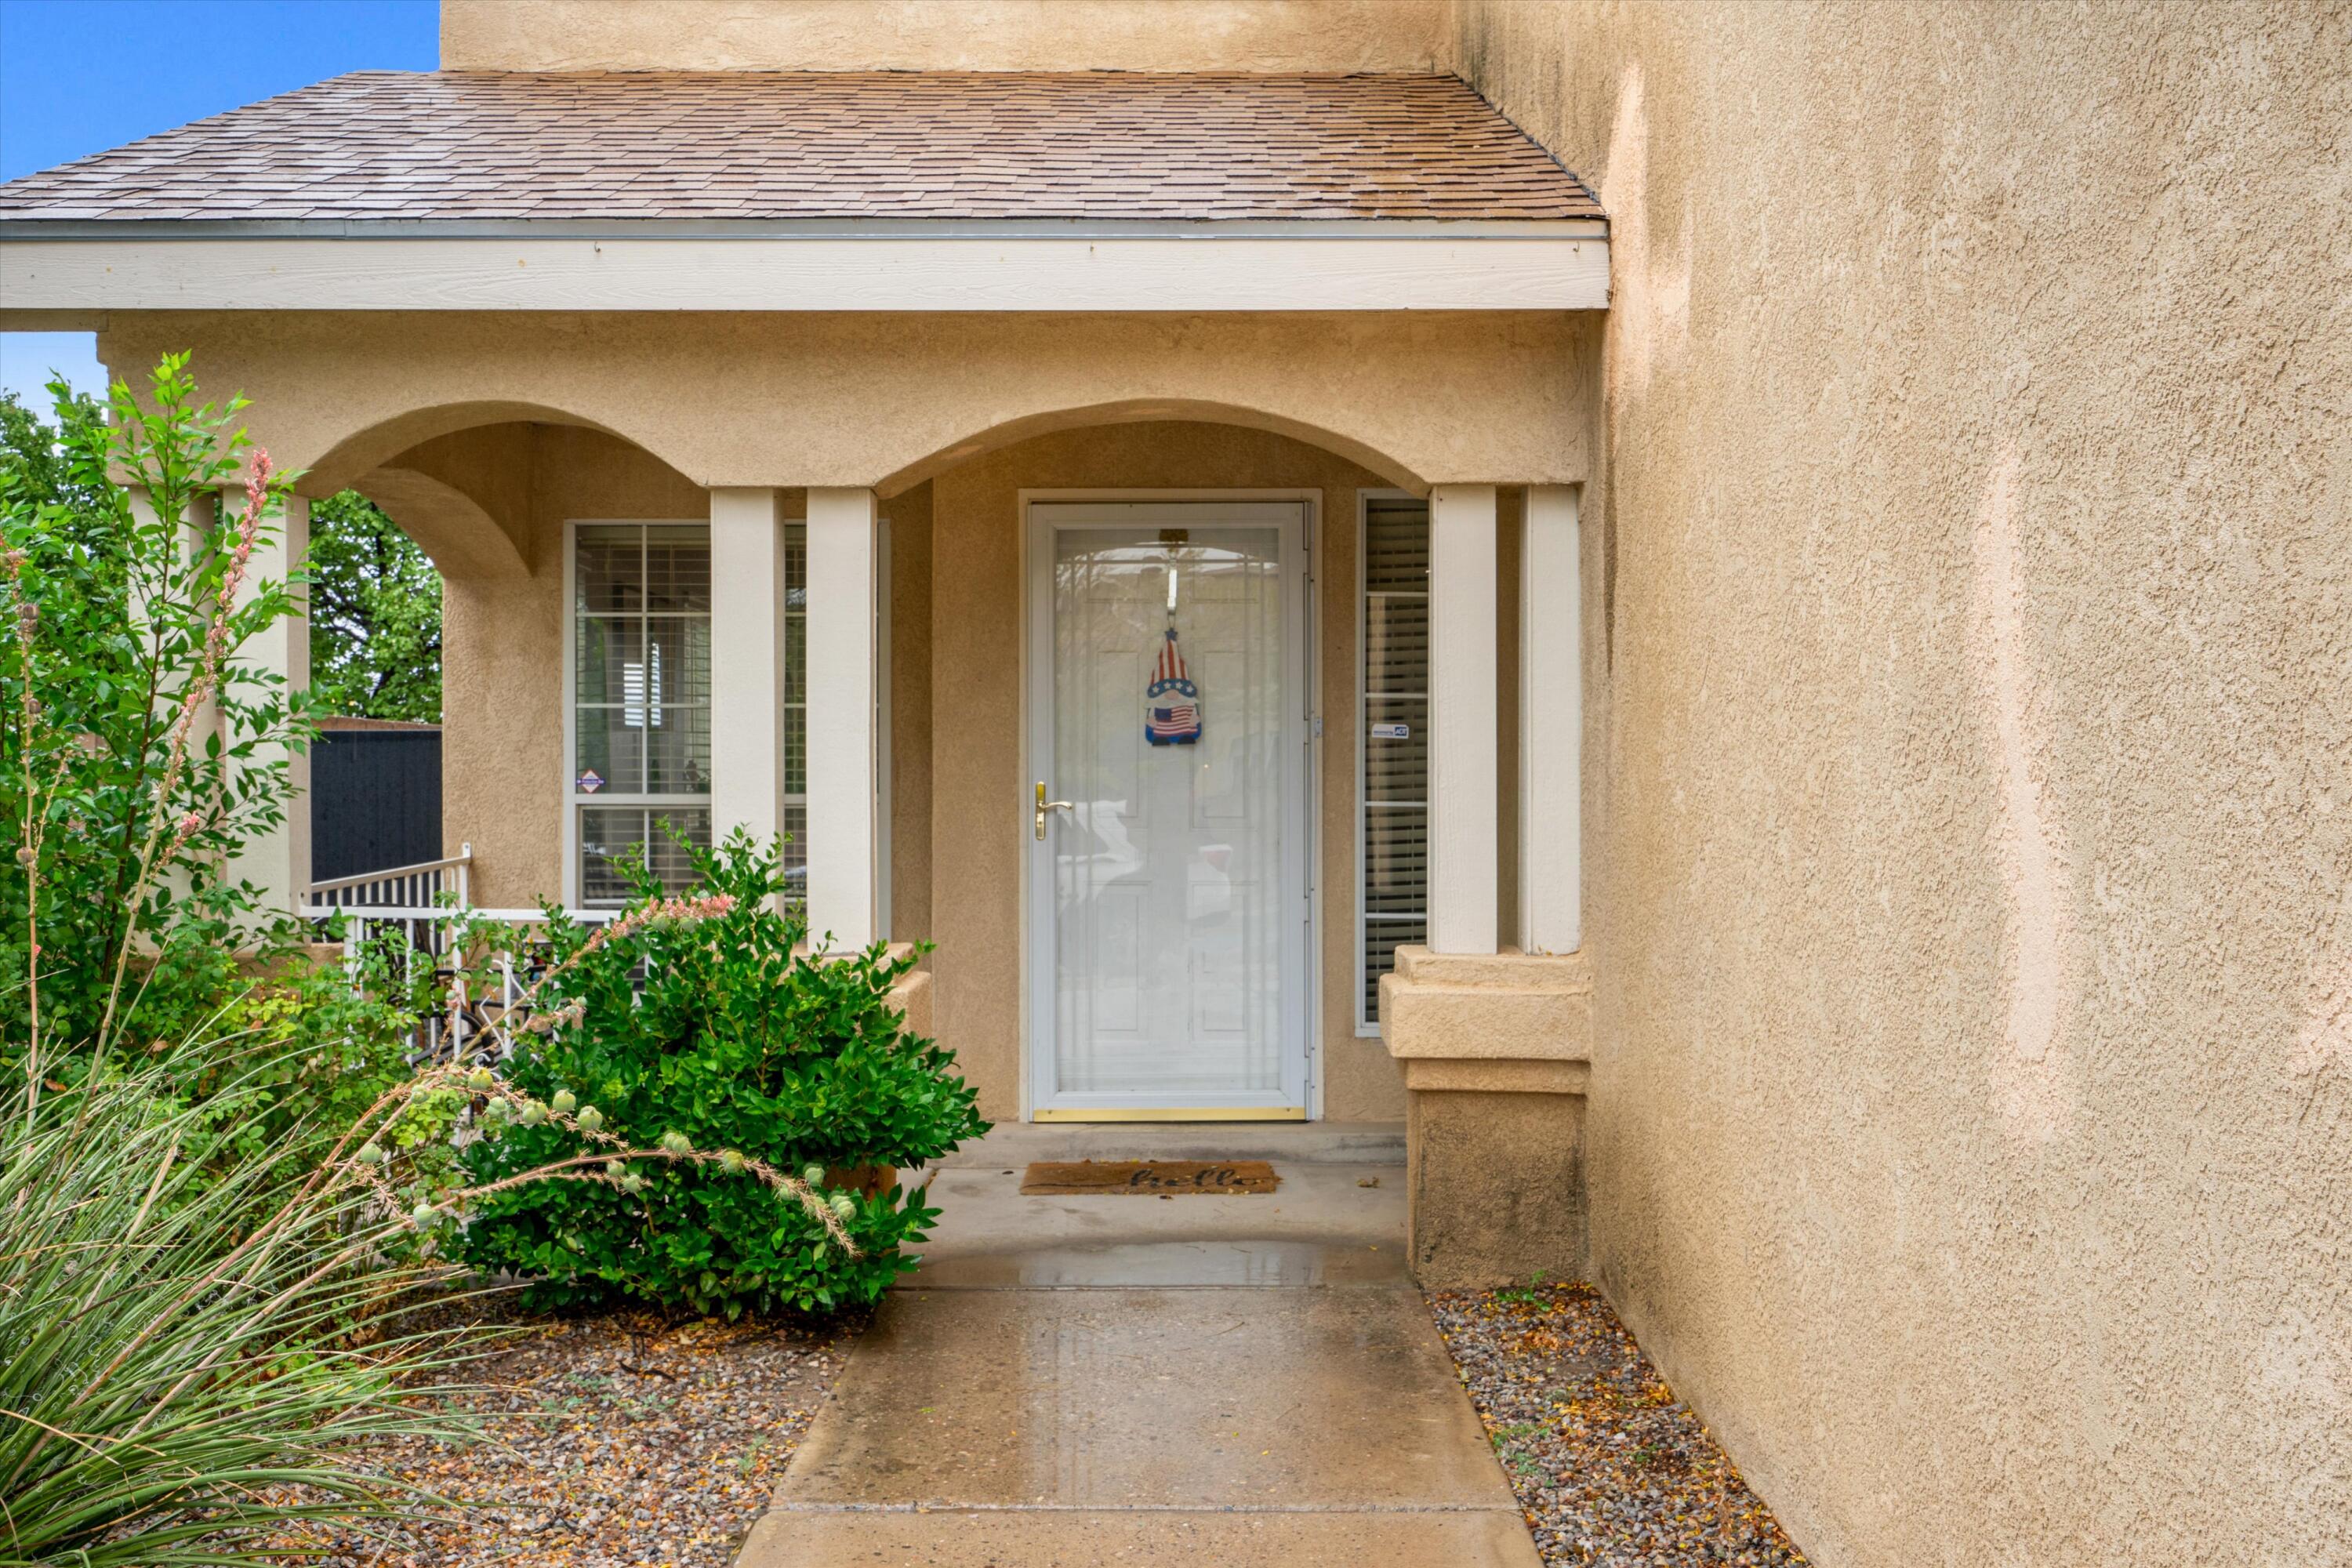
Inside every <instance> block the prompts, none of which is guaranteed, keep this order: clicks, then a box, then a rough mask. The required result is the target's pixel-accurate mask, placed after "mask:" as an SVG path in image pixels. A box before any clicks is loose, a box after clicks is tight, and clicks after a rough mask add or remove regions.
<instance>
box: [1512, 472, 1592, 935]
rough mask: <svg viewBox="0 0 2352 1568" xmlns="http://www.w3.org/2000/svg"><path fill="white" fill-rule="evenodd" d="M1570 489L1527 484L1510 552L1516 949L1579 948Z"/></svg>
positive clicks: (1578, 740)
mask: <svg viewBox="0 0 2352 1568" xmlns="http://www.w3.org/2000/svg"><path fill="white" fill-rule="evenodd" d="M1576 503H1577V493H1576V491H1575V490H1574V489H1572V488H1570V486H1567V485H1530V486H1528V504H1527V515H1526V521H1525V523H1524V525H1523V533H1522V540H1523V542H1522V546H1521V550H1520V554H1519V945H1520V946H1522V947H1524V948H1525V949H1526V950H1527V951H1528V952H1575V951H1576V950H1577V949H1578V948H1579V947H1580V946H1581V945H1582V943H1583V940H1584V939H1583V931H1582V924H1581V922H1582V920H1583V897H1582V888H1583V879H1584V877H1583V859H1584V837H1583V755H1584V662H1583V647H1584V617H1583V605H1584V597H1583V592H1582V572H1581V568H1580V555H1579V553H1578V551H1579V530H1578V526H1577V510H1576Z"/></svg>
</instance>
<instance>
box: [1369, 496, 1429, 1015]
mask: <svg viewBox="0 0 2352 1568" xmlns="http://www.w3.org/2000/svg"><path fill="white" fill-rule="evenodd" d="M1363 506H1364V510H1363V518H1362V521H1363V526H1362V529H1361V539H1362V552H1363V553H1362V569H1361V573H1360V580H1361V582H1362V584H1363V612H1362V625H1363V648H1364V654H1363V665H1362V679H1361V689H1362V710H1361V712H1360V714H1359V716H1358V717H1359V720H1360V723H1359V727H1358V735H1359V738H1360V751H1361V759H1360V768H1359V771H1358V775H1357V776H1358V783H1359V791H1358V799H1359V802H1360V807H1361V809H1360V812H1359V815H1358V821H1359V834H1358V840H1357V866H1358V868H1359V872H1358V874H1359V878H1360V885H1359V888H1358V903H1357V909H1358V920H1359V925H1358V928H1357V929H1358V936H1359V940H1358V942H1357V982H1358V984H1357V992H1356V994H1357V998H1358V1006H1359V1012H1358V1016H1357V1021H1358V1025H1359V1026H1360V1028H1363V1029H1366V1030H1369V1029H1371V1028H1373V1027H1375V1026H1377V1025H1378V1024H1379V1022H1380V986H1381V975H1383V974H1386V973H1388V972H1389V971H1390V970H1391V969H1392V968H1394V967H1395V964H1396V950H1397V949H1398V948H1399V947H1400V946H1403V945H1409V944H1412V943H1417V942H1427V941H1428V940H1429V503H1428V502H1427V501H1425V500H1412V499H1409V498H1391V497H1381V496H1368V497H1366V498H1365V500H1364V503H1363Z"/></svg>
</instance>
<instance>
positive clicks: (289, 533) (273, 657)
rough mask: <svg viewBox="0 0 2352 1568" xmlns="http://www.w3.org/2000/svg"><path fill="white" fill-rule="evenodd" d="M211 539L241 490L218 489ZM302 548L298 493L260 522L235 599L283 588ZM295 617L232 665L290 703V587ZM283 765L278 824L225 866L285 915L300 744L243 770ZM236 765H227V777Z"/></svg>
mask: <svg viewBox="0 0 2352 1568" xmlns="http://www.w3.org/2000/svg"><path fill="white" fill-rule="evenodd" d="M214 504H215V509H216V510H215V520H216V521H215V529H216V530H217V537H219V538H220V539H222V540H224V541H226V539H227V538H228V537H229V535H230V533H231V531H233V530H234V529H235V527H236V520H237V519H238V518H239V517H240V516H242V515H243V514H244V511H245V487H244V486H243V485H242V484H239V485H234V486H225V487H223V488H222V489H221V490H220V491H219V492H218V493H217V495H216V496H215V503H214ZM308 553H310V501H309V500H305V499H304V498H303V497H301V496H298V495H289V496H287V497H286V504H285V511H284V512H283V514H282V515H280V516H279V517H278V519H277V520H275V521H273V522H265V523H264V524H263V525H262V529H261V531H260V533H259V535H258V536H257V539H256V541H255V542H254V546H253V556H252V559H251V560H250V561H249V562H248V563H247V566H246V571H245V580H244V582H243V583H242V584H240V585H239V587H238V590H237V602H238V603H239V604H240V605H247V604H250V603H252V602H253V600H254V598H255V597H256V595H257V594H258V592H259V590H260V586H261V584H262V583H263V582H265V581H268V582H272V583H284V582H286V581H287V579H288V578H289V576H290V575H291V574H292V572H293V570H294V568H295V566H296V565H297V564H299V563H300V562H301V560H302V558H303V556H305V555H307V554H308ZM295 598H296V602H297V604H298V605H299V611H298V613H297V614H294V615H291V616H285V617H284V618H282V619H280V620H278V621H275V622H273V623H272V624H271V625H270V626H268V628H267V629H266V630H264V631H263V632H261V633H260V634H259V635H258V636H257V637H252V638H250V639H248V640H247V642H246V644H245V646H244V647H241V648H239V649H238V650H237V656H236V657H237V662H239V663H241V664H244V665H246V666H248V667H250V668H256V669H259V670H264V671H267V672H268V673H269V674H272V675H275V676H277V677H278V679H281V680H283V681H284V682H285V686H284V688H283V689H282V690H283V695H284V696H285V697H286V698H287V699H289V700H290V699H291V698H292V696H293V695H294V694H295V693H296V692H299V691H301V690H303V689H307V688H308V687H309V686H310V606H309V604H308V602H307V598H306V596H305V595H303V594H302V592H301V590H299V589H297V590H295ZM281 760H282V761H284V763H286V767H287V772H288V775H289V777H288V784H289V790H288V794H287V799H286V820H285V821H283V822H281V823H279V824H278V826H276V827H274V828H270V829H268V830H267V831H265V832H261V833H257V834H254V835H253V836H251V837H248V838H247V840H246V841H245V847H244V849H243V850H242V851H241V852H240V853H239V854H237V855H236V856H235V857H234V858H231V859H230V861H229V863H228V866H227V868H226V875H227V879H228V880H229V881H231V882H239V881H245V882H251V883H252V884H253V885H254V886H256V887H257V888H259V889H261V890H262V895H263V897H262V902H261V908H262V910H263V911H265V912H271V913H286V914H290V913H292V912H293V911H294V910H295V909H296V908H297V907H299V904H300V903H301V899H302V891H303V889H305V888H307V887H309V886H310V751H309V749H308V748H307V747H285V746H274V745H271V746H258V747H256V748H255V751H254V755H253V758H252V760H251V761H250V762H248V763H244V764H241V765H243V766H246V767H254V768H259V767H268V766H271V765H273V764H275V763H278V762H279V761H281ZM239 765H240V764H238V763H230V764H229V766H230V768H231V770H232V773H231V776H232V777H234V776H235V773H234V770H236V768H237V767H238V766H239Z"/></svg>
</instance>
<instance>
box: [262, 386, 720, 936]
mask: <svg viewBox="0 0 2352 1568" xmlns="http://www.w3.org/2000/svg"><path fill="white" fill-rule="evenodd" d="M302 488H303V489H305V490H306V491H310V492H313V494H314V500H313V501H312V510H313V513H314V515H320V516H321V517H322V519H325V518H328V517H331V512H332V510H345V509H341V508H335V507H334V505H333V503H332V502H331V500H328V499H326V498H328V497H340V496H347V495H356V496H358V497H362V498H364V499H365V500H366V501H367V502H368V503H370V505H371V506H373V508H374V509H376V510H380V512H381V513H382V514H383V516H384V517H387V518H389V519H390V520H391V521H392V522H393V523H394V524H395V525H397V527H398V529H399V530H400V531H401V532H402V533H404V534H405V535H406V537H407V538H408V540H410V541H412V542H414V543H415V545H416V546H417V547H418V548H420V549H421V550H422V551H423V552H424V553H425V556H426V557H427V558H428V559H429V561H430V562H431V564H432V567H433V569H434V571H435V572H436V574H437V575H438V578H439V583H440V595H439V597H440V626H439V651H440V664H441V682H440V696H441V701H440V710H439V712H438V713H437V714H436V715H435V716H434V717H435V719H436V721H437V723H438V725H439V729H440V746H441V801H440V807H441V809H440V824H439V828H438V837H439V845H438V849H437V851H436V853H438V854H441V855H445V856H456V855H457V854H459V852H460V850H461V847H464V848H468V849H470V853H471V857H472V862H471V867H470V875H469V880H470V888H469V892H470V896H471V898H472V900H473V901H474V902H475V903H476V904H478V905H481V906H485V907H490V908H527V907H530V905H531V904H532V903H534V902H535V901H536V900H538V899H539V898H541V897H563V896H567V894H569V893H571V892H572V891H573V890H574V889H572V886H571V885H570V884H572V883H573V882H576V880H577V879H576V877H573V876H570V875H568V873H569V872H570V871H571V869H572V862H574V861H576V860H577V859H578V858H579V854H580V847H581V839H582V834H583V826H585V827H588V828H595V827H598V826H609V825H604V824H602V823H601V819H599V820H598V821H596V822H584V823H583V820H582V819H581V813H580V812H579V811H578V810H576V809H575V803H573V802H571V801H570V800H569V799H568V798H567V796H568V794H569V793H570V792H569V791H568V789H567V784H568V781H571V780H572V779H573V778H574V776H575V775H576V774H577V773H579V772H580V771H581V770H580V769H579V768H578V767H575V766H574V765H573V763H574V762H575V761H576V759H575V758H574V757H573V755H572V752H574V751H575V750H576V749H577V745H578V742H577V737H576V736H575V734H574V731H575V730H577V729H578V728H579V727H580V725H579V714H580V712H581V711H582V709H581V700H582V691H581V690H580V689H579V688H580V682H581V680H582V679H583V673H582V672H583V669H587V668H588V667H589V666H590V665H593V666H594V667H595V670H602V668H603V664H604V662H605V661H607V660H608V658H609V659H617V660H620V661H621V665H620V666H616V667H615V668H614V669H613V670H611V671H607V672H604V673H605V674H606V675H607V676H608V677H609V681H616V682H619V683H620V685H619V686H617V687H616V688H615V689H627V690H628V691H631V692H639V690H640V688H641V687H642V685H643V683H644V681H645V680H646V672H647V668H648V667H647V664H646V655H645V653H644V651H643V650H642V649H639V650H636V651H635V652H632V651H630V649H629V648H624V647H618V646H617V645H615V646H614V647H612V648H607V647H605V645H604V642H603V641H600V640H598V639H596V638H594V637H588V636H587V633H586V632H585V631H583V624H584V623H583V620H582V618H581V617H580V616H577V615H575V614H574V611H573V605H572V603H571V595H570V593H569V590H568V584H571V582H572V571H571V567H572V553H573V549H574V544H573V541H574V538H575V536H576V534H577V533H578V526H577V524H578V521H579V520H583V519H594V520H600V521H601V522H602V525H603V526H604V529H605V531H607V532H614V533H615V534H616V535H617V534H618V533H619V532H620V531H626V530H629V529H632V528H635V529H639V530H641V531H642V530H646V529H651V528H655V527H659V528H661V529H663V530H665V531H666V533H665V535H664V537H665V538H669V537H675V536H678V535H684V534H698V535H700V536H701V542H699V543H698V544H695V545H693V546H691V547H689V548H688V551H687V554H686V557H682V559H684V558H692V557H695V556H696V553H697V552H699V559H701V560H702V561H705V562H707V560H708V554H709V550H708V543H707V533H708V528H709V494H708V492H707V491H705V490H703V489H701V488H700V487H699V486H698V485H696V484H694V483H693V482H692V481H691V480H689V479H687V478H686V476H684V475H683V474H681V473H679V472H678V471H677V469H676V468H672V467H671V466H670V465H668V464H667V463H666V462H664V461H662V460H661V458H658V457H656V455H654V454H653V453H651V452H650V451H648V450H646V448H645V447H641V446H639V445H637V444H635V443H633V442H631V441H628V440H627V439H625V438H624V437H621V436H618V435H616V434H614V432H612V431H610V430H608V429H606V428H605V427H604V426H602V425H600V424H598V423H596V422H594V421H591V420H587V419H584V418H581V417H577V416H572V415H570V414H568V413H567V412H565V411H563V410H562V409H557V408H551V407H547V406H544V405H517V404H511V403H503V402H499V403H489V402H483V403H469V404H453V405H437V406H435V407H431V408H425V409H420V410H415V411H413V412H411V413H408V414H404V415H401V416H395V417H394V418H392V419H389V420H385V421H381V422H379V423H377V424H375V425H373V426H369V427H367V428H365V429H362V430H359V431H355V432H353V433H352V434H351V435H349V436H347V437H344V438H343V439H342V440H341V441H339V442H337V443H336V444H335V446H334V447H331V449H330V451H329V452H328V454H327V455H326V457H325V458H323V459H322V460H321V461H320V463H319V464H317V465H315V466H314V467H312V468H310V470H309V471H308V473H307V474H306V475H305V477H304V479H303V481H302ZM320 543H321V541H320V539H319V538H318V535H317V531H316V530H314V531H313V553H314V555H316V554H317V553H318V552H319V547H320ZM704 571H705V577H706V579H707V566H706V567H705V569H704ZM315 592H317V591H316V590H314V593H315ZM702 592H703V594H704V595H706V598H707V593H708V588H707V581H706V584H705V586H704V588H703V590H702ZM701 618H702V620H703V621H704V622H705V623H706V627H705V629H706V631H707V621H708V615H707V605H706V608H705V610H704V612H703V614H702V617H701ZM589 629H590V630H593V629H595V628H594V627H593V626H592V627H590V628H589ZM638 630H640V631H641V630H642V626H640V627H639V628H638ZM311 633H312V635H311V640H312V644H313V647H314V649H315V648H317V647H319V646H320V643H321V641H322V640H330V641H331V640H332V639H333V638H334V637H336V636H337V630H336V628H334V627H332V626H329V625H326V624H324V623H323V622H322V623H320V624H317V625H314V626H313V627H312V629H311ZM615 635H619V634H615ZM583 638H584V639H585V640H583ZM706 641H707V639H706ZM632 646H634V645H632ZM583 649H586V650H587V653H586V654H583ZM590 656H593V658H592V657H590ZM703 659H704V662H705V663H707V654H705V655H704V656H703ZM672 664H673V665H675V664H676V660H672ZM318 666H319V661H318V659H317V658H315V657H314V658H313V668H314V670H316V669H317V668H318ZM622 666H625V668H623V667H622ZM595 670H591V671H590V673H592V674H593V673H594V672H595ZM632 671H634V672H635V674H634V676H632V673H631V672H632ZM631 679H635V680H636V681H637V682H638V683H639V684H638V686H634V687H633V686H629V685H628V684H627V683H628V682H629V681H630V680H631ZM608 683H609V682H608ZM704 684H705V686H707V680H706V681H705V683H704ZM597 695H602V693H601V692H600V693H598V694H597ZM641 696H642V693H640V697H641ZM707 705H708V694H707V689H701V688H698V689H696V690H695V691H694V693H693V694H692V701H691V703H680V704H677V705H676V707H677V711H676V713H675V714H674V715H668V716H672V717H676V718H677V719H680V720H688V721H690V726H689V727H690V728H692V729H693V730H694V731H696V733H695V734H694V736H693V737H692V738H691V740H690V742H688V747H687V752H690V753H692V754H686V753H681V756H680V757H679V759H678V762H679V763H680V766H681V770H682V773H683V774H685V775H688V776H685V777H684V782H683V784H682V786H681V787H682V789H683V790H684V791H685V792H686V793H689V794H692V793H695V792H698V791H700V792H707V789H708V779H709V762H708V756H707V750H708V743H709V727H708V723H707V719H706V715H705V713H704V712H703V710H707ZM688 707H693V708H695V711H694V712H693V713H691V714H689V713H688ZM608 709H609V710H611V712H610V713H609V714H608V711H607V710H608ZM589 711H590V714H591V718H592V719H593V720H595V721H598V722H599V724H601V723H602V722H603V721H604V720H606V719H607V718H608V717H611V716H612V715H613V714H617V717H616V718H613V722H614V723H619V724H622V725H623V726H624V727H627V726H635V728H636V730H637V731H638V733H637V735H636V737H635V738H636V741H637V742H638V743H637V744H635V745H634V746H625V745H623V744H622V742H623V740H625V739H626V737H622V738H615V739H611V740H609V741H601V742H598V743H600V744H604V746H605V751H604V752H599V761H598V765H599V766H600V767H601V768H602V769H603V770H604V772H605V773H617V772H619V771H621V770H620V769H616V768H615V766H614V764H613V763H611V762H610V761H608V760H605V756H606V752H609V751H610V750H611V749H612V748H613V747H615V746H618V747H621V749H622V750H623V751H624V752H626V753H627V758H628V759H632V760H635V764H636V765H637V766H638V768H639V769H640V771H641V772H642V771H643V769H644V767H645V763H644V762H643V760H642V753H643V752H644V749H645V748H644V745H643V743H642V742H643V740H644V731H645V730H646V725H647V721H648V715H647V710H646V708H645V706H644V703H643V701H642V700H636V701H635V702H634V704H633V705H618V706H616V705H613V704H601V705H600V704H591V705H590V709H589ZM664 716H665V713H664V712H663V711H660V710H657V711H656V712H655V714H654V715H653V717H654V718H656V719H659V718H662V717H664ZM590 727H591V728H596V727H597V725H591V726H590ZM672 749H673V750H675V749H676V748H675V747H674V748H672ZM625 765H626V762H625V763H624V764H623V767H625ZM626 782H627V781H623V780H619V779H617V778H616V779H615V786H616V787H615V789H614V792H613V795H608V796H607V797H606V798H607V799H608V800H611V799H615V798H618V799H628V798H631V797H635V796H642V795H646V793H647V791H646V790H645V789H644V788H643V787H639V788H636V789H626V788H623V787H619V786H620V785H622V784H625V783H626ZM635 782H636V783H637V784H639V785H640V786H642V785H643V784H644V781H643V780H642V779H640V780H638V781H635ZM688 804H689V805H692V804H693V803H688ZM337 809H339V806H338V804H337V802H335V801H334V800H331V799H328V798H325V797H323V796H314V799H313V803H312V811H313V822H314V825H315V824H316V823H317V822H318V818H319V816H320V814H331V813H332V812H334V811H335V810H337ZM621 809H622V808H621V807H620V806H619V805H613V806H610V807H608V808H607V809H606V810H605V811H604V814H603V815H604V816H615V814H616V813H618V812H619V811H620V810H621ZM707 819H708V807H707V799H705V800H704V801H703V802H702V804H701V805H700V807H699V815H698V816H697V818H696V820H698V821H700V822H704V823H707ZM640 828H641V831H640V834H639V835H638V837H640V838H641V837H643V833H642V824H640Z"/></svg>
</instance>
